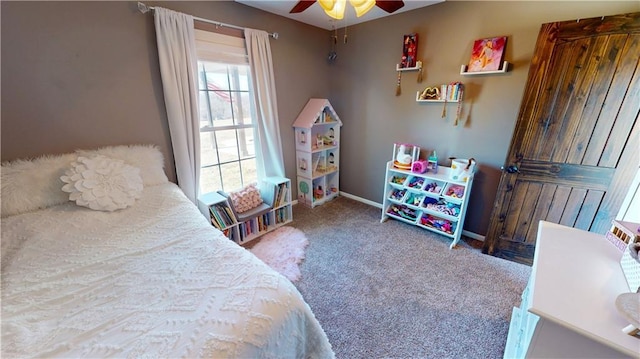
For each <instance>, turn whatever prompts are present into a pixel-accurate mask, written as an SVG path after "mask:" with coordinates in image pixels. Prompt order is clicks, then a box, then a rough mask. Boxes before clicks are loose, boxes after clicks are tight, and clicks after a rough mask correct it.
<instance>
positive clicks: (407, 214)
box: [387, 204, 418, 221]
mask: <svg viewBox="0 0 640 359" xmlns="http://www.w3.org/2000/svg"><path fill="white" fill-rule="evenodd" d="M387 213H388V214H390V215H392V216H396V217H400V218H404V219H407V220H410V221H415V220H416V218H418V216H417V215H416V211H415V210H413V209H411V208H409V207H407V206H405V205H401V204H394V205H392V206H391V207H389V210H388V211H387Z"/></svg>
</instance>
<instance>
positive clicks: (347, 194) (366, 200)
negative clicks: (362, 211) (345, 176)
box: [340, 191, 382, 209]
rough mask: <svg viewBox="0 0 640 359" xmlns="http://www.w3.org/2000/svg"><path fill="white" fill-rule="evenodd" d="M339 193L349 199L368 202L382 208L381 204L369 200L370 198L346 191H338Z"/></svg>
mask: <svg viewBox="0 0 640 359" xmlns="http://www.w3.org/2000/svg"><path fill="white" fill-rule="evenodd" d="M340 195H341V196H345V197H347V198H349V199H352V200H354V201H358V202H362V203H364V204H368V205H370V206H373V207H376V208H380V209H382V204H381V203H378V202H374V201H370V200H368V199H365V198H362V197H358V196H354V195H352V194H350V193H346V192H343V191H340Z"/></svg>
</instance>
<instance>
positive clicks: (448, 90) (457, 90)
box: [416, 82, 464, 126]
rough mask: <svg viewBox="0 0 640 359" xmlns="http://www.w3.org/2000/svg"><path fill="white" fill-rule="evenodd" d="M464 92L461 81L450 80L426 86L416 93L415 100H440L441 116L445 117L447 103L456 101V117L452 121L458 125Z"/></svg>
mask: <svg viewBox="0 0 640 359" xmlns="http://www.w3.org/2000/svg"><path fill="white" fill-rule="evenodd" d="M463 93H464V85H463V84H462V83H461V82H452V83H450V84H444V85H440V86H432V87H427V88H425V89H424V90H422V91H418V92H417V93H416V102H442V103H444V106H443V107H442V118H445V117H447V103H448V102H455V103H458V108H457V110H456V118H455V120H454V122H453V125H454V126H457V125H458V121H459V119H460V114H461V112H462V97H463Z"/></svg>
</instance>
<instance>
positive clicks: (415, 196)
mask: <svg viewBox="0 0 640 359" xmlns="http://www.w3.org/2000/svg"><path fill="white" fill-rule="evenodd" d="M424 197H425V196H424V195H422V194H419V193H413V192H409V194H407V198H406V200H405V201H404V203H406V204H408V205H411V206H414V207H418V206H420V203H422V201H423V200H424Z"/></svg>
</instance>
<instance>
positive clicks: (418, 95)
mask: <svg viewBox="0 0 640 359" xmlns="http://www.w3.org/2000/svg"><path fill="white" fill-rule="evenodd" d="M421 93H422V91H418V93H416V102H439V103H443V102H447V103H448V102H452V103H454V102H460V100H446V101H445V100H422V99H420V94H421Z"/></svg>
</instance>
